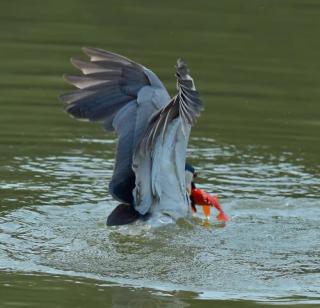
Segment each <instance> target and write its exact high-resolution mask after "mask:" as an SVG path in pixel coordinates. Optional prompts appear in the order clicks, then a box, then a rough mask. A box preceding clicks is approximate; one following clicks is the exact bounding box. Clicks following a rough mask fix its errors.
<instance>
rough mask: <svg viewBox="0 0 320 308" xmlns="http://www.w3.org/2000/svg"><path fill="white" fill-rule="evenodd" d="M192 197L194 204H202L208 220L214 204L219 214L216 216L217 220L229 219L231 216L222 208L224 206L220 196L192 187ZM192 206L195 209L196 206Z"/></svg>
mask: <svg viewBox="0 0 320 308" xmlns="http://www.w3.org/2000/svg"><path fill="white" fill-rule="evenodd" d="M191 199H192V201H193V203H194V204H197V205H201V206H202V209H203V213H204V215H205V217H206V218H207V219H208V220H209V218H210V211H211V209H210V207H212V206H214V207H215V208H216V209H217V211H218V215H217V216H216V218H217V220H219V221H223V222H227V221H229V219H230V218H229V216H228V215H227V214H226V213H225V212H224V211H223V210H222V207H221V205H220V204H219V200H218V196H211V195H210V194H209V193H207V192H205V191H204V190H202V189H199V188H192V190H191ZM192 208H193V210H194V211H195V207H192Z"/></svg>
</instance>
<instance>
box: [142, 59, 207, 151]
mask: <svg viewBox="0 0 320 308" xmlns="http://www.w3.org/2000/svg"><path fill="white" fill-rule="evenodd" d="M176 69H177V71H176V77H177V90H178V94H177V95H176V96H174V97H173V98H172V99H171V101H170V102H169V103H168V104H167V105H166V106H164V107H163V108H162V109H160V110H159V111H158V112H157V113H156V114H155V115H154V116H153V117H152V119H151V121H150V124H149V127H148V129H147V133H146V135H145V136H144V137H143V139H142V141H141V144H140V146H139V148H140V150H143V151H150V149H152V147H153V145H154V143H155V141H156V139H157V137H158V135H159V134H160V132H162V134H161V135H162V137H163V136H164V134H165V133H166V131H167V127H168V124H169V123H170V122H171V121H172V120H173V119H175V118H177V117H180V118H181V121H182V127H183V128H185V126H186V125H193V124H194V123H195V121H196V119H197V118H198V117H199V116H200V112H201V111H202V110H203V105H202V101H201V99H200V97H199V93H198V91H197V90H196V88H195V85H194V82H193V79H192V77H191V76H190V75H189V69H188V67H187V64H186V63H185V61H184V60H182V59H178V61H177V65H176Z"/></svg>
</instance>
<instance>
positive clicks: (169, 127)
mask: <svg viewBox="0 0 320 308" xmlns="http://www.w3.org/2000/svg"><path fill="white" fill-rule="evenodd" d="M176 68H177V71H176V76H177V90H178V94H177V95H176V96H174V97H173V98H172V99H171V101H170V102H169V103H168V104H167V105H165V106H163V107H162V108H161V109H160V110H159V111H158V112H157V113H155V115H154V116H153V117H152V118H151V120H150V122H149V124H148V127H147V129H146V133H145V135H144V136H143V137H142V139H141V141H140V143H139V146H138V147H137V149H136V151H135V153H134V158H133V168H134V171H135V176H136V187H135V189H134V201H135V208H136V210H137V211H139V212H140V213H141V214H145V213H148V212H153V211H160V212H161V211H162V212H167V213H169V212H170V215H171V216H172V217H174V216H175V215H177V217H178V216H180V217H181V216H184V214H185V211H187V209H188V206H184V205H185V203H188V200H187V197H186V187H185V169H184V168H185V159H186V149H187V144H188V139H189V133H190V129H191V126H192V125H193V124H194V123H195V121H196V119H197V118H198V117H199V115H200V112H201V110H202V109H203V107H202V102H201V100H200V97H199V94H198V92H197V91H196V89H195V86H194V82H193V79H192V77H191V76H190V75H189V70H188V68H187V65H186V63H185V62H184V61H183V60H181V59H179V60H178V61H177V66H176ZM181 205H182V206H181ZM156 208H157V209H156ZM179 213H180V214H179Z"/></svg>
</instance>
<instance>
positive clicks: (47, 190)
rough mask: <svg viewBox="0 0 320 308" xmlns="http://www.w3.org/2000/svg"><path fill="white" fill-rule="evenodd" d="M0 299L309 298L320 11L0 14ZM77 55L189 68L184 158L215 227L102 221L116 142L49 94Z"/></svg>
mask: <svg viewBox="0 0 320 308" xmlns="http://www.w3.org/2000/svg"><path fill="white" fill-rule="evenodd" d="M0 6H1V10H0V17H1V18H0V25H1V27H0V38H1V40H0V47H1V48H0V55H1V60H0V61H1V72H0V92H1V95H0V108H1V109H0V111H1V112H0V128H1V129H0V147H1V152H0V153H1V155H0V174H1V177H0V196H1V202H0V281H1V284H0V294H1V296H0V306H1V307H13V306H21V305H27V306H30V307H43V306H46V307H58V306H61V307H79V306H84V307H86V306H91V305H95V306H97V307H100V306H101V307H108V306H114V307H123V306H128V305H129V306H130V307H150V306H159V307H188V306H199V307H209V306H212V304H214V303H217V304H218V305H219V307H249V308H250V307H260V306H265V305H267V304H268V303H273V304H276V305H277V304H279V305H281V306H282V307H285V306H286V305H288V306H290V305H292V304H296V305H297V306H296V307H304V306H305V305H314V306H315V307H316V306H318V305H320V262H319V260H320V224H319V218H320V207H319V193H320V178H319V173H320V172H319V171H320V160H319V152H320V143H319V135H320V129H319V124H320V122H319V112H320V107H319V99H320V91H319V86H318V85H319V82H320V73H319V72H320V64H319V63H320V62H319V59H318V58H319V52H318V51H319V49H320V43H319V40H318V37H319V30H318V29H320V24H319V23H320V21H319V18H318V13H319V9H320V6H319V5H318V2H317V1H315V0H312V1H310V0H306V1H304V2H303V3H302V2H301V1H281V2H279V1H263V0H261V1H246V2H245V3H243V2H239V1H231V0H229V1H224V2H223V3H222V2H221V3H214V2H212V1H197V2H196V3H195V2H192V1H184V2H183V5H182V4H181V3H174V2H172V1H171V2H170V1H162V2H159V3H150V2H147V1H137V2H135V3H132V2H130V1H122V2H121V3H119V2H117V1H108V3H106V2H103V1H98V0H96V1H91V2H90V3H89V2H86V1H82V0H80V1H60V0H56V1H46V2H45V3H43V2H40V1H35V0H31V1H28V3H27V2H26V3H23V2H21V1H11V2H10V3H9V2H8V3H3V4H1V5H0ZM81 46H93V47H101V48H105V49H109V50H112V51H115V52H118V53H122V54H124V55H126V56H128V57H131V58H133V59H135V60H136V61H138V62H141V63H142V64H144V65H146V66H148V67H151V68H152V69H153V70H154V71H155V72H156V73H157V74H158V75H159V76H160V78H161V79H162V80H163V81H164V83H165V84H166V85H167V86H168V89H169V91H170V92H171V93H174V91H175V89H174V86H175V80H174V76H173V74H174V69H173V65H174V63H175V60H176V58H178V57H180V56H183V57H184V58H186V59H187V61H188V62H189V64H190V66H191V69H192V72H193V75H194V77H195V81H196V85H197V87H198V89H199V91H200V92H201V94H202V98H203V100H204V103H205V112H204V113H203V115H202V117H201V118H200V119H199V121H198V123H197V125H196V126H195V127H194V129H193V132H192V137H191V140H190V147H189V151H188V157H189V161H190V162H191V163H192V164H194V165H195V167H196V169H197V171H198V173H199V186H200V187H202V188H204V189H206V190H207V191H209V192H212V193H217V194H219V196H220V199H221V202H222V204H223V206H224V208H225V209H226V211H227V212H228V214H229V215H230V216H231V221H230V223H229V224H228V225H227V226H226V227H224V228H222V227H220V226H218V225H213V226H211V227H210V228H205V227H203V226H202V225H201V215H200V214H199V217H198V219H197V220H195V221H193V222H192V223H187V222H181V223H179V224H178V225H177V226H170V227H167V228H163V229H160V230H147V229H145V228H143V227H141V226H138V227H123V228H106V226H105V220H106V217H107V215H108V213H109V212H110V211H111V210H112V209H113V207H114V206H115V205H116V202H115V201H113V200H112V199H111V198H110V196H109V195H108V193H107V185H108V182H109V180H110V177H111V175H112V166H113V163H114V151H115V146H116V143H115V136H113V135H112V134H111V135H107V134H105V133H104V132H103V131H102V129H101V128H100V127H99V126H98V125H90V124H87V123H79V122H76V121H75V120H72V119H70V118H69V117H68V116H67V115H66V114H65V113H63V111H62V106H61V104H60V103H59V102H58V101H57V96H58V95H59V94H60V93H61V92H63V91H67V90H69V89H70V88H69V87H68V86H67V85H65V84H64V83H63V81H62V79H61V75H62V73H65V72H74V70H73V69H72V68H71V67H70V64H69V63H68V59H69V57H70V56H72V55H79V56H80V54H81V53H80V47H81Z"/></svg>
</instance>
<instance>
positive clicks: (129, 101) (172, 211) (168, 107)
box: [61, 48, 202, 225]
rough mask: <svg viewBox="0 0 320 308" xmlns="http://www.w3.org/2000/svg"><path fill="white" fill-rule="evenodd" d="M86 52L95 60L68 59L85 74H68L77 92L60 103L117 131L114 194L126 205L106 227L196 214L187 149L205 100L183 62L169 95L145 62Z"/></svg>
mask: <svg viewBox="0 0 320 308" xmlns="http://www.w3.org/2000/svg"><path fill="white" fill-rule="evenodd" d="M83 51H84V53H85V54H86V55H87V56H89V58H90V62H84V61H82V60H76V59H71V62H72V64H73V65H74V66H75V67H77V68H78V69H80V70H81V72H82V73H83V75H82V76H65V80H66V81H67V82H69V83H71V84H73V85H74V86H76V87H77V88H79V89H78V90H77V91H74V92H71V93H67V94H64V95H62V96H61V100H62V101H63V102H64V103H65V109H66V111H67V112H68V113H69V114H70V115H72V116H73V117H75V118H77V119H85V120H89V121H97V122H101V123H102V125H103V127H104V128H105V129H106V130H107V131H115V132H116V133H117V135H118V138H119V139H118V145H117V153H116V162H115V166H114V172H113V176H112V179H111V181H110V184H109V191H110V193H111V195H112V196H113V197H114V198H115V199H116V200H118V201H119V202H121V204H120V205H118V206H117V207H116V208H115V209H114V210H113V212H112V213H111V214H110V215H109V217H108V219H107V224H108V225H121V224H126V223H130V222H133V221H135V220H137V219H139V218H141V219H144V220H148V221H149V222H150V223H151V224H158V223H159V222H160V223H161V222H164V223H166V222H174V221H176V220H177V219H179V218H188V217H191V202H190V198H189V195H190V189H191V188H190V182H191V181H192V169H193V168H192V167H191V168H190V167H186V150H187V145H188V140H189V134H190V130H191V126H192V125H193V124H194V122H195V120H196V118H197V117H199V115H200V112H201V110H202V103H201V100H200V98H199V94H198V92H197V91H196V88H195V85H194V82H193V79H192V77H191V76H190V74H189V69H188V67H187V64H186V62H185V61H183V60H182V59H178V61H177V64H176V77H177V91H178V93H177V94H176V95H175V96H174V97H173V98H170V96H169V94H168V92H167V90H166V88H165V87H164V85H163V84H162V82H161V81H160V79H159V78H158V77H157V76H156V75H155V74H154V73H153V72H152V71H151V70H149V69H147V68H146V67H144V66H142V65H140V64H138V63H136V62H134V61H132V60H130V59H128V58H125V57H123V56H120V55H118V54H115V53H112V52H109V51H104V50H101V49H94V48H83ZM187 166H188V165H187ZM190 170H191V171H190ZM190 172H191V174H190Z"/></svg>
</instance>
